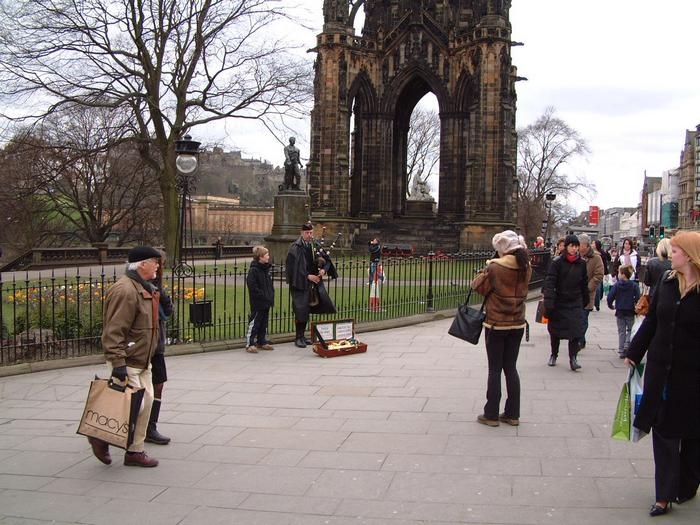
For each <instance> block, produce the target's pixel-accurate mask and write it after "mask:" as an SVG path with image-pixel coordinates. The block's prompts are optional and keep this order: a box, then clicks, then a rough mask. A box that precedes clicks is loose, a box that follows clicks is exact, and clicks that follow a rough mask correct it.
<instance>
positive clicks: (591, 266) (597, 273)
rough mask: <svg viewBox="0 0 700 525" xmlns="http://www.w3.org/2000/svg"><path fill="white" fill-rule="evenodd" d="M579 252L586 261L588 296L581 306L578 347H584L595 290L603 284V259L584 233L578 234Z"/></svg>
mask: <svg viewBox="0 0 700 525" xmlns="http://www.w3.org/2000/svg"><path fill="white" fill-rule="evenodd" d="M578 241H579V243H580V246H579V254H580V255H581V258H582V259H583V261H584V262H585V263H586V275H587V277H588V296H589V299H588V301H586V305H585V306H584V307H583V333H582V334H581V341H580V347H581V348H586V332H588V318H589V316H590V313H591V311H592V310H593V304H594V302H595V295H596V291H597V290H598V286H599V285H601V284H603V275H604V272H605V270H604V269H603V259H602V257H601V256H600V254H599V253H598V252H597V251H596V250H595V248H594V247H593V245H592V243H591V238H590V237H589V236H588V234H586V233H582V234H581V235H579V236H578Z"/></svg>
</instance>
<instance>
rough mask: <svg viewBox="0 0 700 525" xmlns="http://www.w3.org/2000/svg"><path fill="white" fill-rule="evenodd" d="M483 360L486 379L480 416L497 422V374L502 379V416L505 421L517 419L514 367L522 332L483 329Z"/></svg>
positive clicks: (517, 386)
mask: <svg viewBox="0 0 700 525" xmlns="http://www.w3.org/2000/svg"><path fill="white" fill-rule="evenodd" d="M485 332H486V356H487V357H488V362H489V378H488V383H487V387H486V405H484V416H486V418H487V419H498V411H499V407H500V404H501V373H503V374H504V375H505V378H506V395H507V396H508V397H507V398H506V404H505V408H504V409H503V413H504V414H505V416H506V417H507V418H511V419H519V418H520V376H519V375H518V370H517V368H516V367H515V365H516V363H517V361H518V354H519V353H520V341H521V340H522V338H523V334H524V333H525V329H524V328H517V329H515V330H490V329H488V328H487V329H486V330H485Z"/></svg>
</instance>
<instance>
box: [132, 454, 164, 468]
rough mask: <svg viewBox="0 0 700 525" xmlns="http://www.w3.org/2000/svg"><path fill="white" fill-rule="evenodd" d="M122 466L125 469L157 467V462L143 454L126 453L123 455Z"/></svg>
mask: <svg viewBox="0 0 700 525" xmlns="http://www.w3.org/2000/svg"><path fill="white" fill-rule="evenodd" d="M124 465H126V466H127V467H157V466H158V460H157V459H153V458H149V457H148V455H147V454H146V453H145V452H127V453H126V454H124Z"/></svg>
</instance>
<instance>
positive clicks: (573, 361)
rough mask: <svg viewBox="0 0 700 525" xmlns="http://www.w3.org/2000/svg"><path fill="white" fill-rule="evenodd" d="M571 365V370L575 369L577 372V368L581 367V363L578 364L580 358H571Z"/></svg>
mask: <svg viewBox="0 0 700 525" xmlns="http://www.w3.org/2000/svg"><path fill="white" fill-rule="evenodd" d="M569 366H570V367H571V370H573V371H574V372H576V370H578V369H579V368H581V365H579V364H578V359H576V356H573V357H570V358H569Z"/></svg>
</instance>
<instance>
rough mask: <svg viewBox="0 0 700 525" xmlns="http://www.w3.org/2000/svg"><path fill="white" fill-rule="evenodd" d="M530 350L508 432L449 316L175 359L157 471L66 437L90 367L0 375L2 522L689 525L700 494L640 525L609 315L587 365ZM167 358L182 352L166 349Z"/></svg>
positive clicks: (478, 364) (538, 328) (641, 488)
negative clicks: (305, 342)
mask: <svg viewBox="0 0 700 525" xmlns="http://www.w3.org/2000/svg"><path fill="white" fill-rule="evenodd" d="M535 306H536V302H530V303H528V317H529V319H530V322H531V327H530V341H529V342H523V345H522V348H521V353H520V359H519V370H520V376H521V381H522V412H521V423H520V426H519V427H511V426H508V425H505V424H501V426H499V427H497V428H491V427H486V426H483V425H480V424H477V423H476V422H475V418H476V416H477V415H478V414H480V413H481V412H482V409H483V405H484V401H485V389H486V374H487V371H486V354H485V350H484V346H483V342H482V343H481V344H479V345H478V346H472V345H469V344H467V343H464V342H461V341H459V340H457V339H454V338H452V337H450V336H448V335H447V328H448V326H449V324H450V319H438V320H431V321H429V322H418V321H420V320H422V318H421V319H417V322H416V323H415V324H412V325H411V326H404V327H394V328H390V329H386V330H380V331H372V332H361V333H359V334H358V338H359V339H360V340H361V341H363V342H365V343H367V344H368V347H369V348H368V351H367V353H366V354H355V355H350V356H344V357H338V358H334V359H322V358H320V357H317V356H315V354H313V353H312V352H311V350H310V349H307V350H301V349H298V348H295V347H294V345H293V344H292V343H291V342H278V343H277V344H276V345H275V350H274V351H273V352H260V353H258V354H248V353H245V352H244V351H243V349H242V348H233V349H230V350H228V351H221V352H208V353H199V354H191V355H171V356H170V357H169V358H168V370H169V376H170V379H169V381H168V383H167V384H166V386H165V391H164V395H163V411H162V412H161V423H160V424H159V430H160V431H161V432H162V433H164V434H166V435H169V436H171V437H172V438H173V441H172V443H171V444H170V445H167V446H157V445H148V444H147V451H148V452H149V454H150V455H152V456H154V457H156V458H158V459H159V460H160V465H159V466H158V467H157V468H155V469H142V468H137V467H125V466H124V465H122V453H121V451H119V450H118V449H114V448H112V458H113V460H114V461H113V463H112V465H110V466H105V465H103V464H102V463H100V462H99V461H97V459H95V458H94V457H93V456H92V454H91V451H90V447H89V445H88V443H87V440H86V439H85V438H84V437H82V436H79V435H76V434H75V430H76V427H77V422H78V419H79V417H80V415H81V413H82V409H83V405H84V401H85V396H86V393H87V386H88V383H89V381H90V379H91V378H92V377H93V376H94V375H95V374H100V375H104V373H105V370H104V367H103V366H101V365H89V366H80V367H72V368H65V369H59V370H46V371H41V372H34V373H31V374H23V375H16V376H11V377H3V378H0V524H10V523H11V524H20V523H21V524H40V523H42V524H43V523H54V524H64V523H81V524H83V523H84V524H100V525H102V524H120V525H124V524H182V525H204V524H207V525H209V524H256V525H257V524H260V525H302V524H303V525H322V524H332V525H346V524H347V525H349V524H365V525H381V524H387V525H409V524H410V525H414V524H427V523H430V524H445V525H446V524H455V523H472V524H505V523H508V524H572V525H575V524H606V525H608V524H610V525H614V524H633V523H634V524H636V525H637V524H642V523H652V522H654V523H660V522H666V523H671V522H672V523H674V524H690V523H693V524H695V523H698V520H699V519H700V501H692V502H689V503H686V504H684V505H682V506H676V507H674V508H673V511H672V512H671V513H670V514H669V515H668V516H664V517H659V518H650V517H648V515H647V509H648V507H649V506H650V505H651V503H652V502H653V499H654V498H653V496H654V480H653V461H652V453H651V440H650V438H648V437H647V438H645V439H644V440H643V441H642V442H640V443H636V444H632V443H625V442H619V441H614V440H612V439H610V437H609V436H610V424H611V420H612V417H613V412H614V409H615V405H616V402H617V398H618V395H619V391H620V385H621V383H622V382H623V380H624V379H625V377H626V374H627V372H626V370H625V368H624V366H623V364H622V362H621V360H620V359H618V357H617V351H616V346H617V343H616V342H617V332H616V326H615V318H614V315H613V313H612V312H611V311H609V310H608V309H607V307H606V308H603V309H601V311H600V312H595V311H594V312H592V313H591V321H590V322H591V326H590V329H589V332H588V346H587V348H586V349H585V350H583V351H582V353H581V355H580V363H581V364H582V366H583V368H582V369H581V370H580V371H579V372H572V371H571V370H570V369H569V367H568V360H567V359H566V357H565V354H566V350H565V349H564V346H565V345H562V346H563V348H562V353H561V358H560V363H559V364H558V365H557V366H556V367H548V366H546V362H547V358H548V356H549V338H548V335H547V332H546V328H545V327H544V326H542V325H538V324H535V323H534V312H535ZM170 350H171V351H172V350H174V347H173V348H172V349H170Z"/></svg>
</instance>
